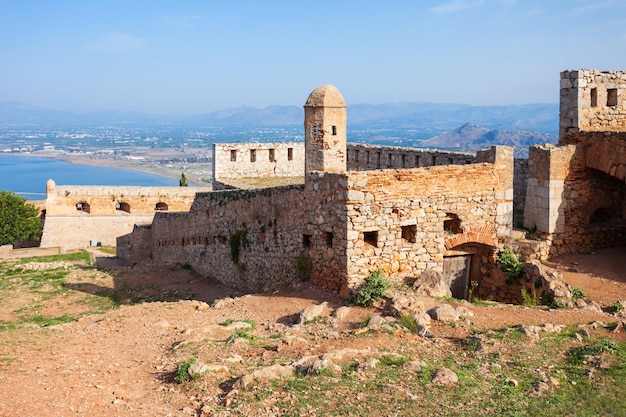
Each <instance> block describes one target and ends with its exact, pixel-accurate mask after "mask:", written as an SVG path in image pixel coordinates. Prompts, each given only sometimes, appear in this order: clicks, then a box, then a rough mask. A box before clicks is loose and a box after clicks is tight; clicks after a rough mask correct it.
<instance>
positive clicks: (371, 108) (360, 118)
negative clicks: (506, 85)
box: [0, 102, 559, 134]
mask: <svg viewBox="0 0 626 417" xmlns="http://www.w3.org/2000/svg"><path fill="white" fill-rule="evenodd" d="M558 113H559V112H558V104H526V105H510V106H469V105H464V104H442V103H391V104H389V103H388V104H354V105H350V106H348V125H349V128H352V129H384V128H402V129H434V131H436V132H445V131H447V130H451V129H454V128H456V127H458V126H460V125H463V124H465V123H468V122H470V123H473V124H476V125H480V126H484V127H485V128H488V129H498V130H528V131H538V132H546V133H554V134H556V133H557V132H558V126H559V123H558ZM302 121H303V110H302V107H299V106H268V107H265V108H255V107H248V106H242V107H236V108H228V109H222V110H217V111H213V112H210V113H205V114H198V115H192V116H186V115H173V114H170V115H153V114H145V113H139V112H126V111H117V110H111V111H98V112H91V113H76V112H69V111H61V110H51V109H46V108H41V107H36V106H31V105H28V104H25V103H18V102H0V124H4V125H7V124H10V125H20V124H30V125H46V126H80V125H102V124H119V125H159V124H176V125H180V126H185V127H189V128H201V127H233V128H238V127H251V126H257V127H292V126H301V125H302Z"/></svg>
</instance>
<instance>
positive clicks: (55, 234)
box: [40, 180, 208, 249]
mask: <svg viewBox="0 0 626 417" xmlns="http://www.w3.org/2000/svg"><path fill="white" fill-rule="evenodd" d="M207 190H208V189H207V188H196V187H136V186H120V187H118V186H83V185H56V184H55V183H54V181H52V180H49V181H48V182H47V184H46V194H47V195H46V216H45V223H44V229H43V234H42V237H41V244H40V246H41V247H44V248H45V247H57V246H58V247H62V248H65V249H77V248H85V247H87V246H90V245H91V244H93V243H97V244H101V245H106V246H115V245H116V239H117V237H118V236H122V235H125V234H128V233H130V232H132V231H133V226H134V225H135V224H144V223H148V224H149V223H151V222H152V218H153V217H154V213H155V212H158V211H187V210H189V207H191V204H192V203H193V200H194V198H195V195H196V192H199V191H207Z"/></svg>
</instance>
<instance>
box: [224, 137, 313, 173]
mask: <svg viewBox="0 0 626 417" xmlns="http://www.w3.org/2000/svg"><path fill="white" fill-rule="evenodd" d="M213 155H214V158H215V159H214V164H213V179H214V180H220V179H225V178H226V179H228V178H230V179H233V178H248V177H297V176H302V175H304V143H303V142H276V143H214V144H213Z"/></svg>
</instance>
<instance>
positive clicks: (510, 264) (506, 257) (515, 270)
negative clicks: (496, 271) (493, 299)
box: [497, 249, 524, 285]
mask: <svg viewBox="0 0 626 417" xmlns="http://www.w3.org/2000/svg"><path fill="white" fill-rule="evenodd" d="M497 261H498V262H500V264H501V265H502V271H504V273H505V274H507V275H508V277H509V278H508V279H507V284H509V285H513V284H519V280H520V278H521V277H522V276H523V275H524V268H523V265H522V263H521V262H520V260H519V259H517V256H515V253H513V251H512V250H511V249H504V250H503V251H500V252H498V257H497Z"/></svg>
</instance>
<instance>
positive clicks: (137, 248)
mask: <svg viewBox="0 0 626 417" xmlns="http://www.w3.org/2000/svg"><path fill="white" fill-rule="evenodd" d="M116 254H117V256H118V257H120V258H122V259H126V260H127V261H129V262H131V263H136V262H141V261H143V260H145V259H150V258H151V257H152V224H143V225H138V224H136V225H135V226H134V227H133V231H132V233H129V234H127V235H122V236H118V238H117V245H116Z"/></svg>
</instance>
